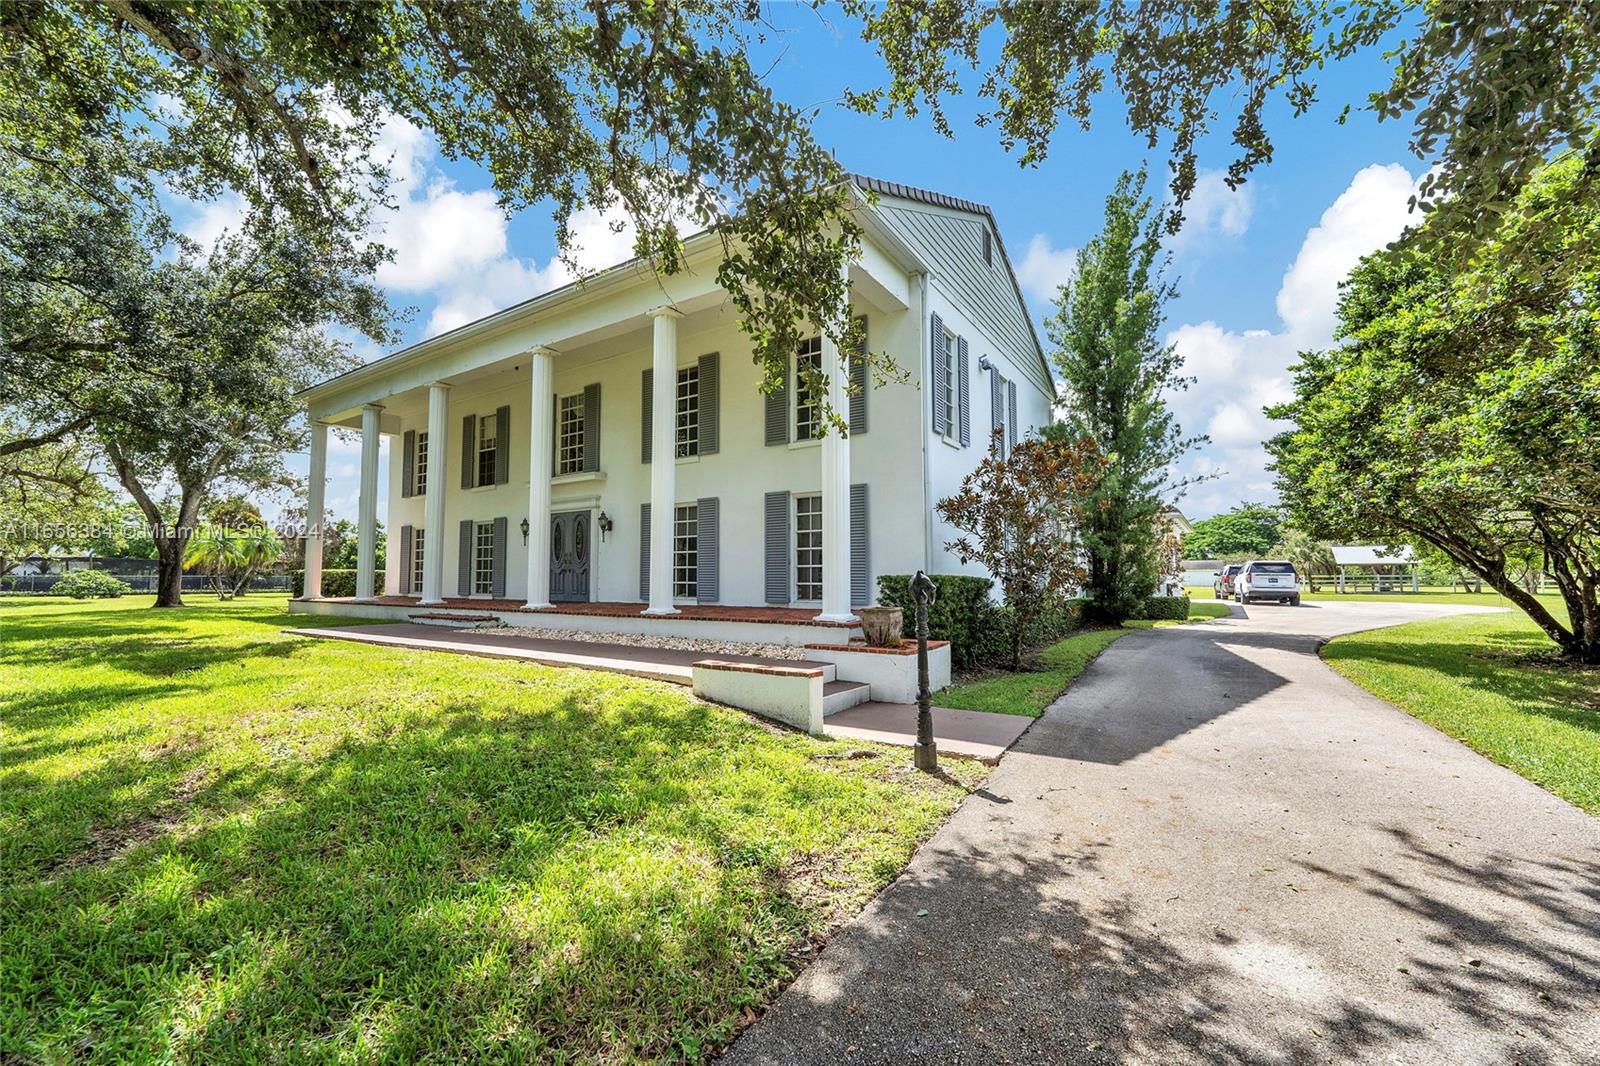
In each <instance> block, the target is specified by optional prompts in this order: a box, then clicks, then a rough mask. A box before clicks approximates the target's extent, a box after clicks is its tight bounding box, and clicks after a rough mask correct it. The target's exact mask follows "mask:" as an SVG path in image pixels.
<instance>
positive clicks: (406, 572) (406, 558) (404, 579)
mask: <svg viewBox="0 0 1600 1066" xmlns="http://www.w3.org/2000/svg"><path fill="white" fill-rule="evenodd" d="M399 570H400V595H402V596H409V595H411V527H410V526H401V527H400V567H399Z"/></svg>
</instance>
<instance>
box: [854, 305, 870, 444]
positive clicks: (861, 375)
mask: <svg viewBox="0 0 1600 1066" xmlns="http://www.w3.org/2000/svg"><path fill="white" fill-rule="evenodd" d="M856 329H857V340H856V346H855V348H854V349H853V350H852V351H851V352H850V387H851V388H850V435H851V436H852V437H853V436H855V435H856V434H858V433H865V432H866V431H867V388H868V378H867V320H866V318H865V317H862V318H858V319H856Z"/></svg>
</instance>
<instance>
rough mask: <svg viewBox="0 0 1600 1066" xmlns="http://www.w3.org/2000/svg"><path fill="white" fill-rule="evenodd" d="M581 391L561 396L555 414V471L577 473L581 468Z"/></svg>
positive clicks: (582, 410) (582, 411)
mask: <svg viewBox="0 0 1600 1066" xmlns="http://www.w3.org/2000/svg"><path fill="white" fill-rule="evenodd" d="M583 414H584V409H583V393H581V392H580V393H578V394H577V395H575V396H563V397H562V398H561V410H560V411H559V413H558V414H557V416H556V426H557V435H556V473H558V474H577V473H580V472H581V471H582V470H583Z"/></svg>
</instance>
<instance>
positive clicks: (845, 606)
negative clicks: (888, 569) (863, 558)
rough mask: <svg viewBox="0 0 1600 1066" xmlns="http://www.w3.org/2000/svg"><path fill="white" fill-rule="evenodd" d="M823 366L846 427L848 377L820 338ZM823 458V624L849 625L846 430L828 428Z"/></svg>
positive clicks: (832, 346) (829, 342)
mask: <svg viewBox="0 0 1600 1066" xmlns="http://www.w3.org/2000/svg"><path fill="white" fill-rule="evenodd" d="M822 367H823V370H824V371H825V372H826V373H827V375H828V407H829V409H830V410H831V411H832V412H833V413H834V415H835V416H836V417H837V418H839V419H840V420H841V421H842V422H848V420H849V419H848V415H849V412H850V396H849V393H848V392H846V383H847V381H848V380H849V373H848V370H847V368H846V367H845V366H844V363H843V362H842V360H841V359H840V352H839V346H838V344H836V343H834V341H833V339H832V338H831V337H829V336H828V335H827V333H826V332H824V333H823V335H822ZM818 451H819V452H820V453H821V457H822V613H821V614H819V615H817V620H818V621H822V622H850V621H854V620H855V617H856V616H855V615H853V614H851V613H850V437H849V433H848V429H847V428H846V427H845V426H844V425H831V426H828V427H827V429H826V435H825V436H823V438H822V446H821V447H820V448H819V449H818Z"/></svg>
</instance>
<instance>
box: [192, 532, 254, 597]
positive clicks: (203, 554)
mask: <svg viewBox="0 0 1600 1066" xmlns="http://www.w3.org/2000/svg"><path fill="white" fill-rule="evenodd" d="M248 558H249V547H248V545H247V544H246V542H245V535H244V534H243V533H240V532H239V531H238V530H237V529H229V528H228V527H227V526H218V525H204V526H201V527H200V528H198V529H196V530H195V531H194V532H193V533H192V534H191V535H190V536H189V540H188V543H187V544H186V545H185V546H184V551H183V563H184V565H185V566H187V567H190V568H192V569H195V570H204V571H206V572H208V573H210V574H211V583H212V586H213V587H214V588H215V589H216V590H217V596H218V598H220V599H224V600H225V599H228V598H230V597H231V596H232V595H233V584H232V582H231V581H229V580H227V576H226V575H228V574H229V573H230V572H233V571H236V570H239V569H241V568H242V567H243V566H244V565H245V562H246V560H247V559H248Z"/></svg>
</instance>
